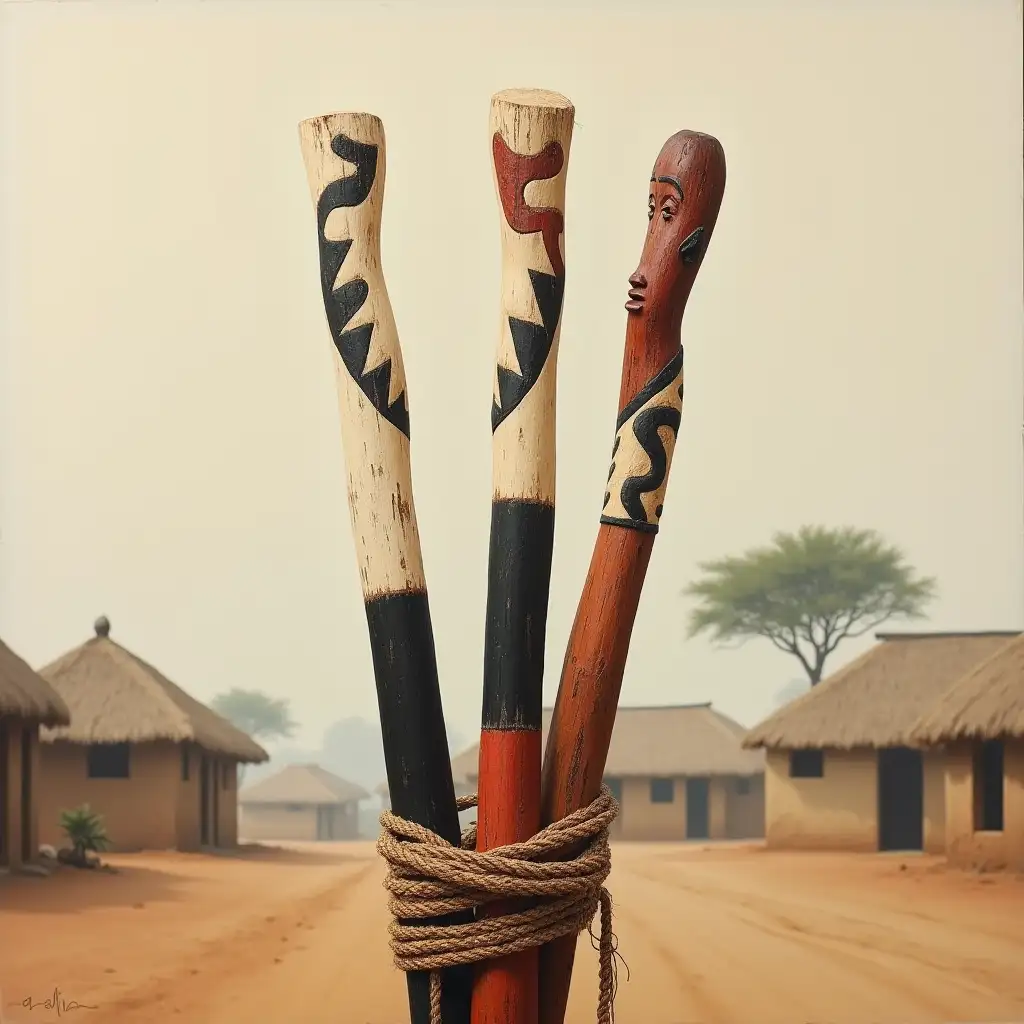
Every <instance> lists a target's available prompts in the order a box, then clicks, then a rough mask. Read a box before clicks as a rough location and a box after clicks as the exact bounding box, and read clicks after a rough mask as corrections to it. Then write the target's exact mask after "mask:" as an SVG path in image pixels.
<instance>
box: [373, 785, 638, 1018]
mask: <svg viewBox="0 0 1024 1024" xmlns="http://www.w3.org/2000/svg"><path fill="white" fill-rule="evenodd" d="M476 802H477V801H476V797H475V796H467V797H460V798H459V801H458V804H459V810H460V811H462V810H466V809H467V808H470V807H475V806H476ZM618 812H619V806H618V804H617V803H616V802H615V800H614V799H613V798H612V795H611V792H610V791H609V790H608V787H607V786H602V787H601V793H600V795H599V796H598V798H597V799H596V800H595V801H594V802H593V803H592V804H590V805H589V806H588V807H584V808H582V809H581V810H579V811H575V812H574V813H572V814H570V815H568V817H565V818H563V819H562V820H561V821H556V822H555V823H554V824H552V825H548V826H547V827H546V828H545V829H543V830H542V831H541V832H539V833H538V834H537V835H535V836H534V837H533V838H532V839H529V840H527V841H526V842H524V843H515V844H514V845H510V846H502V847H499V848H498V849H495V850H491V851H489V852H487V853H478V852H477V850H476V825H475V823H474V824H473V825H472V826H470V828H468V829H467V830H466V831H465V832H464V833H463V835H462V843H461V848H457V847H454V846H452V845H451V844H450V843H447V842H446V841H445V840H444V839H442V838H441V837H440V836H438V835H436V834H435V833H433V832H431V831H430V829H427V828H424V827H423V826H422V825H416V824H414V823H413V822H411V821H406V820H405V819H404V818H399V817H398V816H397V815H395V814H392V813H391V812H390V811H385V812H384V813H383V814H382V815H381V816H380V824H381V829H382V831H381V835H380V838H379V840H378V841H377V852H378V853H379V854H380V855H381V857H383V858H384V860H385V861H386V862H387V865H388V874H387V878H386V879H385V881H384V888H385V889H387V891H388V893H389V897H388V910H389V911H390V912H391V915H392V917H393V918H394V920H393V921H392V922H391V925H390V927H389V932H390V934H391V952H392V954H393V955H394V960H395V966H396V967H397V968H398V969H399V970H402V971H429V972H430V974H431V978H430V1024H443V1022H442V1021H441V971H443V970H444V969H446V968H449V967H458V966H460V965H462V964H472V963H478V962H479V961H481V960H491V959H493V958H495V957H501V956H507V955H508V954H510V953H518V952H520V951H522V950H525V949H531V948H533V947H536V946H543V945H544V944H545V943H548V942H551V941H552V940H553V939H557V938H561V937H562V936H563V935H578V934H579V933H580V932H581V931H583V930H584V929H586V930H587V931H588V932H589V933H590V939H591V944H592V945H593V946H594V948H595V949H597V950H598V952H599V954H600V957H599V963H600V974H599V977H600V988H599V996H598V1008H597V1024H613V1022H614V1019H615V1012H614V1000H615V988H616V982H617V977H616V975H617V971H616V960H617V959H619V960H621V959H622V958H621V956H619V954H618V951H617V949H616V939H615V935H614V933H613V932H612V899H611V895H610V894H609V892H608V890H607V889H606V888H605V887H604V882H605V879H606V878H607V877H608V873H609V872H610V871H611V866H612V865H611V849H610V847H609V845H608V829H609V827H610V826H611V823H612V822H613V821H614V820H615V816H616V815H617V814H618ZM567 856H572V859H571V860H560V859H557V858H560V857H567ZM509 899H524V900H527V901H528V906H527V908H526V909H524V910H520V911H516V912H512V913H508V914H502V915H501V916H500V917H498V916H495V917H490V918H486V917H485V918H481V917H480V916H479V915H477V919H476V920H474V921H471V922H470V923H468V924H459V925H422V924H402V923H401V922H402V921H418V920H422V919H424V918H431V917H439V916H441V915H443V914H451V913H456V912H458V911H465V910H470V909H477V908H479V907H482V906H485V905H486V904H489V903H494V902H497V901H504V900H509ZM598 911H600V915H601V935H600V939H599V940H598V938H597V937H596V936H595V935H594V932H593V921H594V918H595V916H596V915H597V913H598ZM627 972H628V968H627Z"/></svg>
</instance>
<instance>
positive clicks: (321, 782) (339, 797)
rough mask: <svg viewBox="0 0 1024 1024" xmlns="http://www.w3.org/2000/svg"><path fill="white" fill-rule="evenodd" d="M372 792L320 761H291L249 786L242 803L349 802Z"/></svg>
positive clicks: (239, 800) (244, 791) (241, 796)
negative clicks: (325, 766) (322, 764)
mask: <svg viewBox="0 0 1024 1024" xmlns="http://www.w3.org/2000/svg"><path fill="white" fill-rule="evenodd" d="M369 795H370V794H369V793H367V792H366V790H365V789H363V787H362V786H357V785H356V784H355V783H354V782H349V781H347V780H346V779H342V778H339V777H338V776H337V775H335V774H334V773H333V772H329V771H327V769H326V768H321V767H320V765H318V764H290V765H288V766H287V767H286V768H282V769H281V770H280V771H279V772H278V773H277V774H276V775H271V776H269V777H268V778H266V779H260V781H259V782H254V783H253V784H252V785H251V786H246V787H245V789H243V790H242V791H241V792H240V793H239V794H238V802H239V803H240V804H349V803H352V802H353V801H359V800H364V799H365V798H366V797H368V796H369Z"/></svg>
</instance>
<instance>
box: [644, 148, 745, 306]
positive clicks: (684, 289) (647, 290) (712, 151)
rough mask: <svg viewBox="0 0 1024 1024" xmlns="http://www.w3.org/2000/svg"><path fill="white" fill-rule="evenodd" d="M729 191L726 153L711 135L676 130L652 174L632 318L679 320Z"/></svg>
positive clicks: (662, 149) (659, 156)
mask: <svg viewBox="0 0 1024 1024" xmlns="http://www.w3.org/2000/svg"><path fill="white" fill-rule="evenodd" d="M724 190H725V152H724V151H723V149H722V145H721V143H720V142H719V141H718V140H717V139H716V138H714V137H713V136H711V135H703V134H701V133H700V132H690V131H682V132H676V134H675V135H673V136H672V138H670V139H669V140H668V142H666V143H665V145H664V146H662V148H661V152H660V153H659V154H658V159H657V160H656V161H655V164H654V170H653V171H652V172H651V184H650V193H649V195H648V203H647V215H648V219H649V221H650V224H649V226H648V228H647V236H646V238H645V239H644V251H643V254H642V255H641V257H640V265H639V266H638V267H637V269H636V271H635V272H634V273H633V275H632V276H631V277H630V279H629V284H630V289H629V300H628V301H627V302H626V309H627V310H628V311H629V314H630V316H637V317H646V318H647V319H648V320H654V321H664V322H665V325H666V326H669V325H671V324H672V323H673V322H681V320H682V316H683V307H684V306H685V305H686V300H687V298H688V297H689V294H690V289H691V288H692V287H693V281H694V278H695V277H696V276H697V270H698V268H699V267H700V262H701V259H702V258H703V256H704V249H705V246H706V245H707V242H708V239H709V238H710V236H711V232H712V231H713V230H714V226H715V221H716V220H717V219H718V211H719V208H720V207H721V205H722V194H723V192H724Z"/></svg>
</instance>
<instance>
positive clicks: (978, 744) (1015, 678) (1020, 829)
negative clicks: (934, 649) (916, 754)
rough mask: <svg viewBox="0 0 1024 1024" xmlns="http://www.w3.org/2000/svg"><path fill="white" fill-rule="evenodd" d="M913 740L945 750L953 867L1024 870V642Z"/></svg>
mask: <svg viewBox="0 0 1024 1024" xmlns="http://www.w3.org/2000/svg"><path fill="white" fill-rule="evenodd" d="M908 739H909V740H910V741H911V742H915V743H922V744H927V745H930V746H940V747H941V748H943V753H944V760H945V772H946V857H947V859H948V861H949V863H950V864H953V865H956V866H958V867H966V868H975V869H981V870H993V869H999V868H1009V869H1011V870H1016V871H1024V637H1018V638H1017V639H1016V640H1014V641H1012V642H1011V643H1010V644H1008V645H1007V646H1005V647H1003V648H1002V649H1001V650H999V651H997V652H996V653H995V654H993V655H992V656H991V657H990V658H988V660H986V661H984V662H982V663H981V664H980V665H978V666H977V667H976V668H975V669H974V670H973V671H971V672H969V673H968V674H967V675H966V676H965V677H964V678H963V679H961V680H960V681H959V682H958V683H956V684H955V685H954V686H953V687H952V688H951V689H950V690H948V691H947V692H946V693H945V695H944V696H943V697H942V698H941V700H939V702H938V704H936V706H935V707H934V708H933V710H932V711H931V712H929V713H928V714H927V715H925V716H924V717H923V718H922V719H921V720H920V721H919V722H918V723H917V724H916V725H915V726H914V727H913V728H912V729H911V730H910V733H909V734H908Z"/></svg>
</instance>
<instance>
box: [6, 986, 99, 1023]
mask: <svg viewBox="0 0 1024 1024" xmlns="http://www.w3.org/2000/svg"><path fill="white" fill-rule="evenodd" d="M21 1006H22V1009H24V1010H28V1011H30V1012H31V1011H33V1010H56V1011H57V1016H58V1017H63V1016H64V1014H65V1013H71V1012H72V1011H73V1010H95V1009H97V1007H95V1006H89V1005H88V1004H86V1003H80V1002H78V1000H76V999H65V998H64V996H63V995H62V994H61V991H60V989H59V988H56V987H55V988H54V990H53V992H52V993H51V994H50V995H49V996H47V997H46V999H33V998H32V996H25V998H24V999H22V1001H21ZM0 1024H15V1021H14V1020H12V1019H11V1018H9V1017H5V1016H4V1002H3V993H2V992H0Z"/></svg>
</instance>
